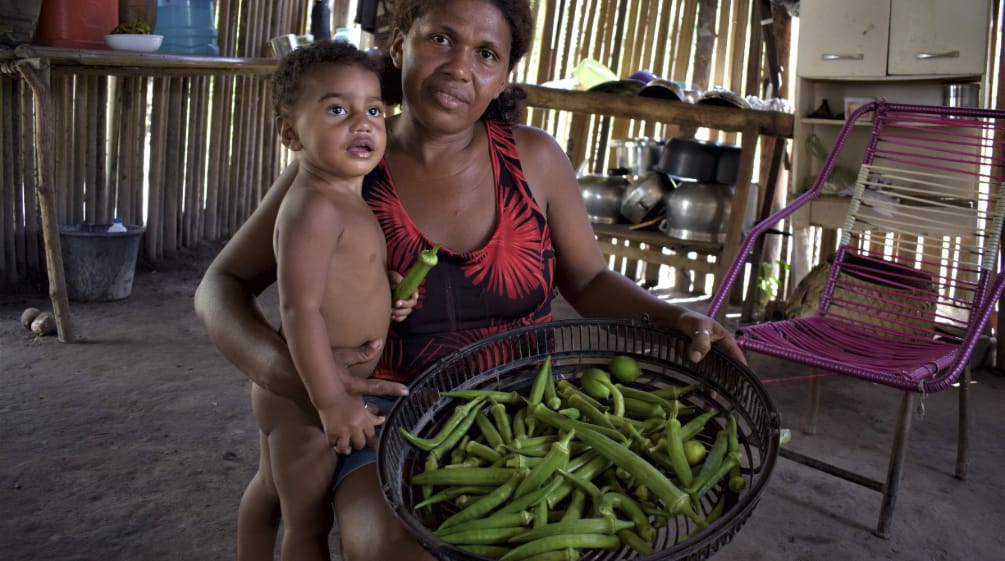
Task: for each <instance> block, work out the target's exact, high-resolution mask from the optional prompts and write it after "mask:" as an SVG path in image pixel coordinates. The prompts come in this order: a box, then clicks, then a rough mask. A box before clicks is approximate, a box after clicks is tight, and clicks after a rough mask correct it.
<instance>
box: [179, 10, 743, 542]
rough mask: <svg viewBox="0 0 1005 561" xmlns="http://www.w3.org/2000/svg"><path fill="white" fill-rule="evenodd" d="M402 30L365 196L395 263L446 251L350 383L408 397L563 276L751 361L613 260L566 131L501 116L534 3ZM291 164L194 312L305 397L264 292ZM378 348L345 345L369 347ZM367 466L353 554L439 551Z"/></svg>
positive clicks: (594, 300)
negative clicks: (443, 363) (429, 369)
mask: <svg viewBox="0 0 1005 561" xmlns="http://www.w3.org/2000/svg"><path fill="white" fill-rule="evenodd" d="M392 28H393V29H394V31H393V34H392V39H391V43H390V45H389V47H388V49H387V52H388V54H389V55H390V57H391V60H392V61H393V63H394V66H395V67H396V68H398V69H400V70H401V80H402V93H403V102H402V110H401V112H400V114H399V115H396V116H395V117H392V118H389V119H388V121H387V131H388V140H387V148H386V154H385V158H384V162H383V163H382V164H381V165H380V166H378V169H377V170H375V171H374V172H373V173H372V174H371V175H370V176H368V177H367V180H366V184H365V185H364V196H366V197H367V199H368V202H369V203H370V205H371V208H372V209H373V210H374V213H375V214H376V215H377V217H378V219H379V220H380V221H381V226H382V227H383V229H384V232H385V236H386V238H387V243H388V254H387V255H388V267H389V268H391V269H392V270H393V271H398V272H401V271H403V270H404V268H405V267H407V266H408V264H409V263H410V262H411V260H412V259H414V257H415V255H416V251H417V250H418V249H422V248H424V247H428V246H431V245H433V243H440V244H442V245H443V249H441V251H440V264H438V265H437V266H436V267H435V268H434V269H433V270H432V272H431V273H430V275H429V276H428V277H427V278H426V280H425V282H424V284H423V285H422V289H421V290H420V294H419V295H418V296H417V297H413V299H412V300H411V301H409V302H398V303H396V305H397V306H398V308H397V313H399V314H401V311H402V310H404V309H406V308H410V307H412V306H414V308H413V310H412V313H411V315H409V317H408V318H407V319H405V320H404V321H403V322H401V323H400V324H392V330H393V332H394V333H393V334H391V335H389V337H388V344H387V349H386V350H385V352H384V355H383V356H382V359H381V365H380V366H378V370H377V372H376V373H375V375H374V376H375V377H377V378H380V379H379V380H373V379H371V380H364V381H347V384H350V385H351V387H352V388H353V389H355V390H357V391H358V392H359V393H360V394H370V395H388V396H395V395H401V394H402V393H403V392H404V386H403V385H402V384H401V383H405V382H407V381H408V379H409V376H411V375H412V374H414V373H415V372H418V371H421V369H422V368H423V367H424V366H425V365H428V364H431V363H432V361H434V360H435V359H436V358H437V357H438V356H442V354H443V353H446V352H449V351H450V350H451V349H453V348H457V347H458V346H461V345H463V344H465V343H468V342H471V341H473V340H476V339H477V338H480V337H484V336H487V335H489V334H491V333H495V332H498V331H503V330H506V329H508V328H510V327H511V326H513V325H523V324H528V323H534V322H542V321H549V320H550V319H551V311H550V310H551V308H550V304H551V300H552V298H553V297H554V296H555V292H556V289H557V291H559V292H561V294H562V296H563V297H564V298H565V299H566V300H567V301H568V302H569V303H570V304H571V305H572V306H573V307H574V308H575V309H576V311H577V312H578V313H580V314H582V315H583V316H586V317H611V318H630V319H642V318H643V317H648V318H649V319H650V320H651V321H653V322H655V323H658V324H660V325H666V326H670V327H673V328H675V329H678V330H680V331H682V332H685V333H688V334H693V337H692V343H691V347H690V352H691V358H692V359H693V360H695V361H698V360H700V359H701V358H702V357H704V355H705V354H706V353H707V352H708V351H709V349H710V348H711V345H712V344H713V343H715V344H717V345H718V346H720V347H721V348H722V349H723V350H724V351H726V352H728V353H729V354H730V355H732V356H733V357H735V358H737V359H739V360H743V357H742V353H741V352H740V350H739V348H738V347H737V346H736V344H735V342H734V341H733V339H732V337H731V336H730V334H729V333H728V332H727V331H726V330H725V329H724V328H723V327H722V326H721V325H719V324H718V323H716V322H715V321H713V320H712V319H710V318H708V317H707V316H704V315H702V314H699V313H695V312H690V311H688V310H687V309H685V308H682V307H680V306H676V305H673V304H670V303H667V302H664V301H662V300H660V299H658V298H656V297H654V296H652V295H651V294H649V293H648V292H647V291H646V290H644V289H642V288H641V287H639V286H638V285H637V284H635V283H634V282H632V281H631V280H629V279H628V278H626V277H624V276H623V275H620V274H618V273H615V272H613V271H611V270H609V269H608V268H607V266H606V261H605V259H604V257H603V255H602V254H601V252H600V249H599V247H598V245H597V244H596V241H595V238H594V235H593V229H592V227H591V225H590V222H589V220H588V219H587V214H586V209H585V207H584V205H583V200H582V196H581V194H580V190H579V184H578V182H577V180H576V175H575V171H574V170H573V168H572V165H571V164H570V162H569V160H568V157H567V156H566V154H565V153H564V152H563V150H562V149H561V147H560V146H559V145H558V143H557V142H556V141H555V140H554V139H553V138H552V137H550V136H549V135H548V134H546V133H545V132H543V131H540V130H538V129H534V128H530V127H526V126H515V125H514V126H510V125H507V124H505V123H500V122H497V121H495V120H494V118H497V117H499V116H501V115H506V114H508V113H511V111H508V110H509V109H512V107H513V106H512V103H511V102H512V100H513V97H512V91H511V90H510V89H509V88H508V84H507V77H508V75H509V73H510V71H511V70H512V69H513V67H514V66H515V65H516V63H517V62H518V61H519V59H520V58H521V57H522V56H523V55H524V54H525V53H526V52H527V49H528V47H529V43H530V38H531V37H532V33H533V22H532V17H531V12H530V8H529V3H528V1H527V0H447V1H445V2H442V1H441V2H433V1H423V0H401V1H398V2H396V14H395V21H394V23H393V25H392ZM486 112H488V113H487V114H486ZM294 174H295V170H291V169H288V170H286V171H285V172H284V173H283V174H282V175H281V176H280V178H279V179H278V180H277V182H276V184H275V185H274V186H273V188H272V189H270V191H269V193H268V194H267V195H266V196H265V198H264V199H263V200H262V202H261V204H260V205H259V207H258V209H256V211H255V212H254V213H253V215H252V216H251V217H250V218H249V219H248V221H247V222H246V223H245V225H244V226H242V227H241V229H240V230H239V231H238V232H237V234H236V235H235V236H234V238H233V239H232V240H231V241H230V243H229V244H228V245H227V246H226V247H225V248H224V249H223V251H222V252H221V253H220V255H219V256H218V257H217V258H216V260H215V261H214V262H213V264H212V265H211V266H210V268H209V269H208V270H207V272H206V276H205V277H204V279H203V281H202V283H201V284H200V286H199V290H198V292H197V294H196V311H197V313H198V314H199V316H200V318H202V320H203V322H204V323H205V324H206V326H207V329H208V330H209V333H210V336H211V338H212V339H213V341H214V343H215V344H216V345H217V346H218V347H220V349H221V351H222V352H223V353H224V355H225V356H227V358H228V359H230V360H231V361H232V362H233V363H234V364H236V365H237V366H238V367H239V368H241V369H242V370H243V371H244V372H245V373H246V374H247V375H248V376H249V377H250V378H252V379H253V380H255V381H256V382H257V383H259V384H260V385H263V386H265V387H267V388H269V389H270V390H272V391H273V392H276V393H280V394H283V395H286V396H289V397H291V398H297V397H299V398H301V399H303V395H304V394H303V390H302V388H300V387H298V382H297V377H296V372H295V370H294V369H293V366H292V363H291V361H290V359H289V354H288V351H287V350H286V349H285V347H284V346H283V344H282V341H281V340H280V339H279V338H278V336H277V335H276V334H275V333H274V330H273V328H272V327H271V326H270V325H269V324H268V323H267V322H266V321H265V320H264V318H263V316H262V315H261V313H260V312H259V311H258V310H257V307H256V305H255V295H256V294H258V293H259V292H261V291H262V290H263V289H264V288H266V287H267V286H268V285H269V284H271V283H272V282H273V280H274V278H275V259H274V257H273V255H272V253H271V252H270V251H268V248H269V247H270V244H269V235H270V233H271V231H272V226H273V223H274V221H275V216H276V208H277V206H278V203H279V200H280V199H281V198H282V196H283V193H284V192H285V191H286V189H288V188H289V184H290V180H291V178H292V176H293V175H294ZM394 277H396V275H394V274H393V273H392V285H393V284H394V283H395V280H396V279H395V278H394ZM402 315H403V314H402ZM396 319H400V317H398V318H396ZM234 326H241V329H235V328H234ZM379 346H380V344H379V343H376V342H375V343H374V344H373V345H371V346H370V347H368V348H365V349H358V350H356V351H352V350H348V351H344V352H343V353H342V355H341V356H340V358H341V359H342V360H345V361H346V362H356V361H358V360H363V359H365V358H367V357H368V356H373V353H375V352H376V349H377V348H378V347H379ZM396 382H399V383H396ZM367 452H369V456H370V457H371V458H372V457H373V456H374V454H373V451H372V450H369V451H367ZM352 456H359V457H363V456H364V454H363V453H360V452H356V453H354V454H353V455H352ZM341 463H342V462H340V464H341ZM346 463H348V462H346ZM343 465H344V464H343ZM357 467H358V469H356V470H355V471H352V472H351V473H348V474H345V473H341V474H340V477H344V479H343V481H344V482H346V483H348V484H339V485H338V486H337V487H336V489H335V494H334V508H335V514H336V519H337V520H338V524H339V527H340V529H341V532H340V533H341V537H342V551H343V555H344V557H345V558H346V559H347V560H349V561H358V560H361V559H399V560H401V559H431V558H432V557H431V556H430V555H429V554H428V553H427V552H426V551H424V550H423V549H422V547H421V546H420V545H419V544H418V543H417V542H416V541H415V540H414V538H412V537H411V535H410V534H409V533H408V531H407V529H406V528H404V527H403V526H402V525H401V524H400V523H399V522H398V521H397V519H396V518H395V517H394V514H393V513H392V512H391V511H390V509H389V508H388V507H387V505H386V503H385V502H384V498H383V496H382V493H381V490H380V487H379V484H378V479H377V471H376V469H375V466H374V465H373V464H369V465H364V466H357ZM340 470H341V468H340ZM261 515H262V516H263V517H267V516H269V515H270V513H268V512H263V513H261ZM244 524H245V521H243V520H242V521H241V522H240V525H241V526H242V528H241V530H242V531H243V526H244ZM249 525H250V522H249ZM273 537H274V536H273ZM268 551H271V549H270V550H268Z"/></svg>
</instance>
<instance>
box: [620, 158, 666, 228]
mask: <svg viewBox="0 0 1005 561" xmlns="http://www.w3.org/2000/svg"><path fill="white" fill-rule="evenodd" d="M671 190H673V180H672V179H671V178H670V177H669V176H668V175H667V174H665V173H663V172H661V171H650V172H649V173H647V174H645V175H643V176H641V177H638V178H636V179H635V180H634V181H632V183H631V184H630V185H629V186H628V188H627V189H625V194H624V197H622V198H621V216H623V217H625V219H626V220H628V221H629V222H631V223H632V224H638V223H640V222H645V221H646V220H651V219H653V218H655V217H657V216H659V214H660V213H661V212H663V201H664V197H665V196H666V194H667V193H669V192H670V191H671Z"/></svg>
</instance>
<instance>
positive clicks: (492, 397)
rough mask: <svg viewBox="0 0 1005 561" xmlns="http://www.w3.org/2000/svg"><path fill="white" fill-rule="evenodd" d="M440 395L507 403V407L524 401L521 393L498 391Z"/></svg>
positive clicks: (451, 391)
mask: <svg viewBox="0 0 1005 561" xmlns="http://www.w3.org/2000/svg"><path fill="white" fill-rule="evenodd" d="M440 395H443V396H446V397H456V398H458V399H478V398H482V399H487V400H489V401H491V402H492V403H505V404H507V405H512V404H514V403H521V402H522V401H523V396H521V395H520V392H501V391H498V390H450V391H445V392H440Z"/></svg>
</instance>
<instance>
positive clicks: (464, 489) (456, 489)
mask: <svg viewBox="0 0 1005 561" xmlns="http://www.w3.org/2000/svg"><path fill="white" fill-rule="evenodd" d="M488 491H489V488H488V487H484V486H479V485H453V486H450V487H447V488H446V489H443V490H442V491H440V492H438V493H436V494H434V495H432V496H430V497H429V498H428V499H425V500H423V501H422V502H420V503H418V504H416V505H415V507H414V508H415V509H416V510H418V509H420V508H423V507H427V506H431V505H434V504H437V503H442V502H443V501H449V500H450V499H452V498H454V497H458V496H460V495H464V494H468V493H478V492H483V493H486V492H488Z"/></svg>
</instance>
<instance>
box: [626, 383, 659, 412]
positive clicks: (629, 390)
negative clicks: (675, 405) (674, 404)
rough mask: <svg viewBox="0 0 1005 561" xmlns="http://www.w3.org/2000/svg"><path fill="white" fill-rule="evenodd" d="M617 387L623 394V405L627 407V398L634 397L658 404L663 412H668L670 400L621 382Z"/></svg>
mask: <svg viewBox="0 0 1005 561" xmlns="http://www.w3.org/2000/svg"><path fill="white" fill-rule="evenodd" d="M618 389H619V390H621V395H623V396H625V407H626V408H627V407H628V400H629V399H634V400H637V401H645V402H648V403H652V404H653V405H656V406H658V407H659V408H660V409H663V410H664V412H667V413H668V412H670V400H668V399H665V398H663V397H660V396H658V395H656V394H655V393H652V392H649V391H646V390H640V389H638V388H633V387H631V386H625V385H623V384H618Z"/></svg>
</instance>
